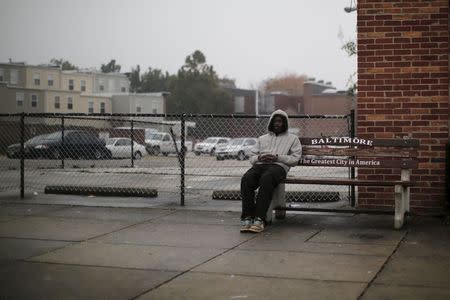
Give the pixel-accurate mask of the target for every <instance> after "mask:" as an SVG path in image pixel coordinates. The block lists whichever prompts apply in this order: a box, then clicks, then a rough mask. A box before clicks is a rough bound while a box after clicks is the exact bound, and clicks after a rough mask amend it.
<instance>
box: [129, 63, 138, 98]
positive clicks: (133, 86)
mask: <svg viewBox="0 0 450 300" xmlns="http://www.w3.org/2000/svg"><path fill="white" fill-rule="evenodd" d="M126 75H127V77H128V80H130V91H131V92H132V93H136V92H140V90H141V67H140V66H139V65H137V66H136V68H131V72H129V73H126Z"/></svg>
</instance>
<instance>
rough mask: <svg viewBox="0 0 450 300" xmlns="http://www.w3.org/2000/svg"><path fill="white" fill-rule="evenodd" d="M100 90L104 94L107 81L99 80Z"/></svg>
mask: <svg viewBox="0 0 450 300" xmlns="http://www.w3.org/2000/svg"><path fill="white" fill-rule="evenodd" d="M98 89H99V90H100V92H103V91H104V90H105V80H104V79H99V81H98Z"/></svg>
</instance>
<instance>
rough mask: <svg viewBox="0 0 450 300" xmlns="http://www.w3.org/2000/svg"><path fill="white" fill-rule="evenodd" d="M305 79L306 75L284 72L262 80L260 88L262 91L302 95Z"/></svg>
mask: <svg viewBox="0 0 450 300" xmlns="http://www.w3.org/2000/svg"><path fill="white" fill-rule="evenodd" d="M307 79H308V77H307V76H306V75H298V74H295V73H286V74H283V75H279V76H276V77H273V78H269V79H266V80H264V81H263V82H262V84H261V90H262V91H263V92H264V93H270V92H285V93H287V94H288V95H290V96H303V84H304V83H305V81H306V80H307Z"/></svg>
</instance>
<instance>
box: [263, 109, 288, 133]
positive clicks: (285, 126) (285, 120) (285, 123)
mask: <svg viewBox="0 0 450 300" xmlns="http://www.w3.org/2000/svg"><path fill="white" fill-rule="evenodd" d="M275 116H281V117H282V118H283V128H282V130H281V133H284V132H287V131H288V129H289V117H288V115H287V113H286V112H284V111H283V110H281V109H277V110H276V111H274V112H273V113H272V114H271V115H270V118H269V125H268V126H267V129H268V130H269V131H270V132H273V118H274V117H275Z"/></svg>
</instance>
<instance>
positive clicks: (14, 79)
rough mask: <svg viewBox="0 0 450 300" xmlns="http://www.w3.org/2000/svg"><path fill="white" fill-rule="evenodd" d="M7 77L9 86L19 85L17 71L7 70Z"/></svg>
mask: <svg viewBox="0 0 450 300" xmlns="http://www.w3.org/2000/svg"><path fill="white" fill-rule="evenodd" d="M9 77H10V83H11V84H18V83H19V71H17V70H9Z"/></svg>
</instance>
